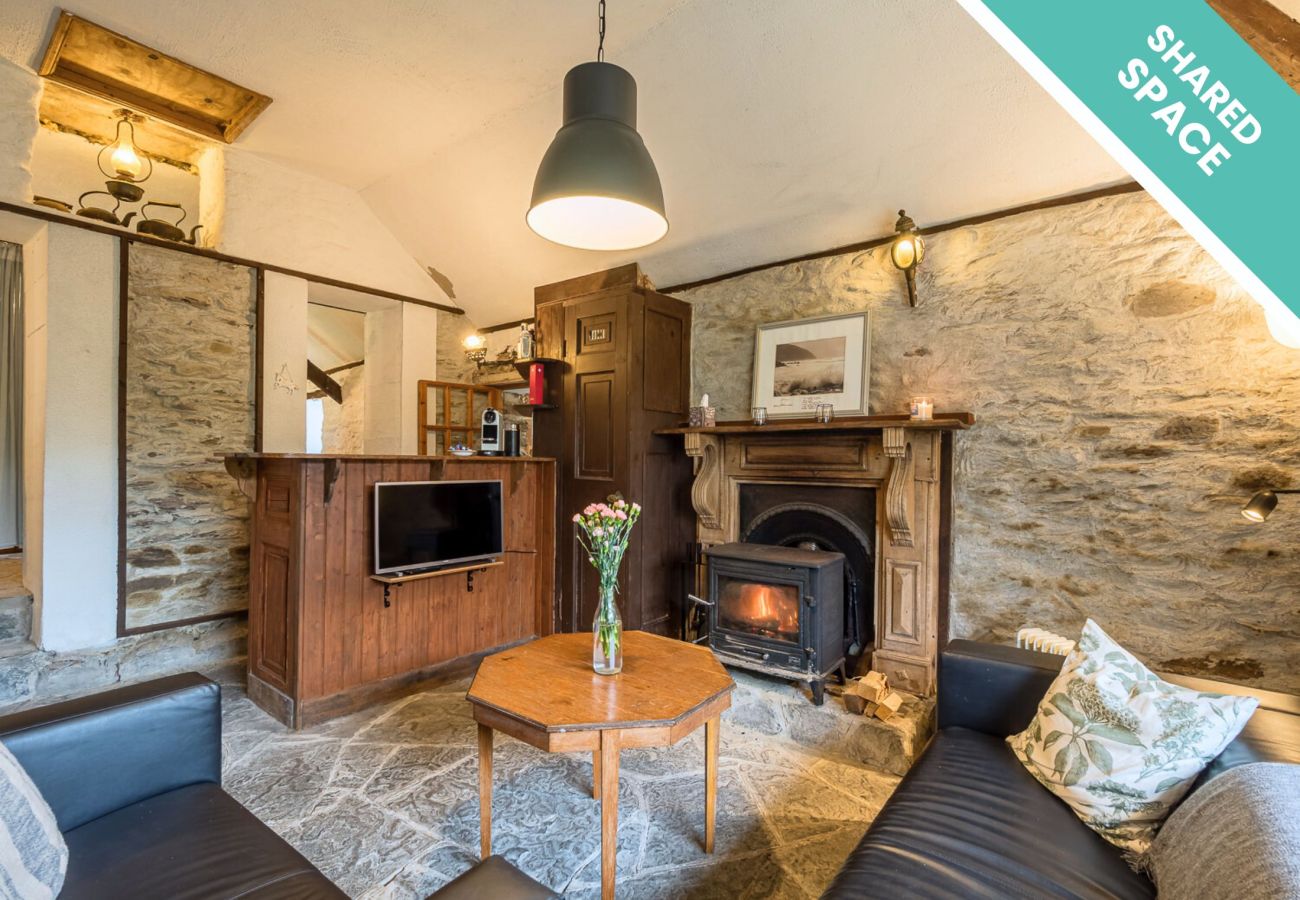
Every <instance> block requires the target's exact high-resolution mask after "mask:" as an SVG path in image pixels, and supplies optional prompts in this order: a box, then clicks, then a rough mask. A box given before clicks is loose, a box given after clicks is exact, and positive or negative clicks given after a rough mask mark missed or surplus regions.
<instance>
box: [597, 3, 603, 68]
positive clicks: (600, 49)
mask: <svg viewBox="0 0 1300 900" xmlns="http://www.w3.org/2000/svg"><path fill="white" fill-rule="evenodd" d="M598 15H599V17H600V29H599V32H600V43H599V44H598V45H597V46H596V62H604V61H605V0H600V3H599V4H598Z"/></svg>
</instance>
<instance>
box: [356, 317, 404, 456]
mask: <svg viewBox="0 0 1300 900" xmlns="http://www.w3.org/2000/svg"><path fill="white" fill-rule="evenodd" d="M365 397H366V452H367V453H401V452H402V306H401V305H400V304H398V303H394V304H393V305H392V307H390V308H388V309H380V310H374V311H373V312H368V313H366V393H365Z"/></svg>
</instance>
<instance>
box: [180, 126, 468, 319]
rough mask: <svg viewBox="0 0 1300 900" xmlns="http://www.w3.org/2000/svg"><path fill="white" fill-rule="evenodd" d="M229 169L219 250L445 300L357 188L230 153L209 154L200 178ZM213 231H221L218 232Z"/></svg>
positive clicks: (213, 195) (211, 198)
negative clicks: (220, 166) (214, 170)
mask: <svg viewBox="0 0 1300 900" xmlns="http://www.w3.org/2000/svg"><path fill="white" fill-rule="evenodd" d="M219 159H220V161H221V162H222V164H223V174H222V175H221V179H222V182H223V184H222V190H221V194H222V196H221V197H220V198H219V197H218V196H217V191H216V189H215V188H214V189H212V190H211V191H210V192H209V194H208V197H207V199H206V202H205V204H204V205H205V207H206V208H208V209H211V208H213V207H215V206H217V205H218V204H219V201H221V202H220V204H219V205H220V206H221V208H222V210H223V211H222V216H221V222H220V232H219V234H218V235H217V237H218V239H219V243H218V246H219V247H220V249H221V250H222V251H223V252H225V253H229V254H231V255H232V256H241V257H245V258H247V259H255V260H258V261H259V262H268V263H274V264H276V265H280V266H284V267H285V268H289V269H297V270H299V271H302V272H309V273H311V274H312V275H324V276H326V277H327V278H337V279H339V280H341V281H347V282H351V283H353V284H359V285H362V286H365V287H371V288H379V289H381V290H389V291H395V292H397V293H401V294H407V295H409V296H412V297H418V298H421V299H426V300H439V299H445V298H443V297H442V296H441V292H440V291H439V290H438V288H437V286H436V285H435V284H434V283H433V280H432V279H431V278H430V277H429V275H428V273H426V272H425V271H424V270H423V269H421V268H420V267H419V265H417V264H416V262H415V260H414V259H412V258H411V255H410V254H409V253H407V252H406V251H405V250H404V249H403V248H402V245H401V244H399V243H398V241H397V239H396V238H395V237H393V234H392V232H390V231H389V230H388V228H387V226H385V225H384V224H382V223H381V222H380V221H379V219H378V218H377V217H376V216H375V214H374V212H372V211H371V209H370V207H369V206H368V205H367V204H366V202H365V201H364V200H363V199H361V195H360V194H359V193H357V192H356V191H354V190H352V189H351V188H346V187H343V186H342V185H339V184H335V183H334V182H331V181H326V180H324V179H322V178H317V177H316V176H314V175H307V174H305V173H303V172H301V171H299V170H297V169H291V168H288V167H287V166H283V165H281V164H280V163H277V162H273V161H272V160H269V159H265V158H263V157H260V156H258V155H257V154H254V153H249V152H247V151H241V150H239V149H237V148H233V147H228V148H225V150H224V151H223V152H222V153H221V154H220V155H219V156H218V154H216V153H209V154H207V155H205V157H204V158H203V161H202V163H201V165H202V171H201V176H202V177H203V178H207V177H209V174H208V173H209V172H210V171H211V170H212V168H213V167H214V166H216V164H217V162H218V160H219ZM214 227H215V226H214Z"/></svg>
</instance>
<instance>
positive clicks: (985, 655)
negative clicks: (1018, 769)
mask: <svg viewBox="0 0 1300 900" xmlns="http://www.w3.org/2000/svg"><path fill="white" fill-rule="evenodd" d="M1064 662H1065V657H1063V656H1054V655H1053V654H1050V653H1039V652H1038V651H1037V650H1021V649H1020V648H1018V647H1006V646H1003V645H1001V644H985V643H980V642H979V641H950V642H949V644H948V646H947V647H945V648H944V650H943V652H942V653H941V654H940V655H939V727H940V728H948V727H951V726H959V727H961V728H970V729H972V730H973V731H981V732H983V733H985V734H991V735H994V736H996V737H1006V736H1007V735H1010V734H1015V733H1016V732H1018V731H1023V730H1024V728H1025V727H1026V726H1027V725H1028V724H1029V723H1030V721H1032V720H1033V718H1034V713H1035V712H1036V711H1037V709H1038V704H1039V702H1040V701H1041V700H1042V699H1043V695H1044V694H1046V693H1047V688H1048V686H1049V685H1051V683H1052V680H1053V679H1055V678H1056V676H1057V675H1058V674H1059V673H1060V671H1061V664H1062V663H1064Z"/></svg>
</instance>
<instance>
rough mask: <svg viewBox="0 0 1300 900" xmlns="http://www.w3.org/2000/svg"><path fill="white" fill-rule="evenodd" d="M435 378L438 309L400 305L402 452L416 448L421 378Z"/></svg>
mask: <svg viewBox="0 0 1300 900" xmlns="http://www.w3.org/2000/svg"><path fill="white" fill-rule="evenodd" d="M437 377H438V311H437V310H436V309H429V308H428V307H426V306H416V305H415V304H414V303H403V304H402V382H401V391H402V396H401V408H402V439H401V444H400V446H401V452H402V453H418V452H419V448H420V443H419V441H420V434H419V424H420V407H419V403H420V395H419V391H418V390H417V387H416V386H417V383H418V382H419V381H420V380H421V379H435V378H437Z"/></svg>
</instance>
